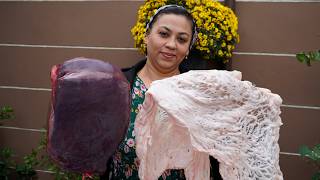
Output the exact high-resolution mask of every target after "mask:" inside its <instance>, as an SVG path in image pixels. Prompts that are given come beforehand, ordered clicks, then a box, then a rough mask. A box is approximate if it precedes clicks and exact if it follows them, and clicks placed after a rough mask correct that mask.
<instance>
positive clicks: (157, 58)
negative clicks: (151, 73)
mask: <svg viewBox="0 0 320 180" xmlns="http://www.w3.org/2000/svg"><path fill="white" fill-rule="evenodd" d="M191 29H192V25H191V22H190V20H188V19H187V18H186V17H185V16H182V15H176V14H161V15H159V17H158V19H157V20H156V22H154V24H153V26H152V29H151V30H150V32H149V34H147V36H146V38H145V42H146V45H147V58H148V61H149V63H151V65H152V66H153V67H154V68H155V69H156V70H157V71H159V72H160V73H169V72H173V71H177V70H178V68H179V65H180V63H181V61H182V60H183V59H184V58H185V56H187V54H188V53H189V45H190V41H191V38H192V31H191Z"/></svg>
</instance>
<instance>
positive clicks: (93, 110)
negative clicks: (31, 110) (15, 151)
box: [47, 58, 130, 174]
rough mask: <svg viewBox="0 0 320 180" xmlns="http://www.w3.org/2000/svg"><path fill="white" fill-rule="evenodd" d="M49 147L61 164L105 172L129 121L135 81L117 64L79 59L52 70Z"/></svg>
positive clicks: (82, 170)
mask: <svg viewBox="0 0 320 180" xmlns="http://www.w3.org/2000/svg"><path fill="white" fill-rule="evenodd" d="M51 81H52V105H51V108H52V109H51V115H50V118H49V121H48V124H49V127H48V145H47V151H48V154H49V155H50V157H51V158H52V159H53V160H55V161H56V163H57V164H58V165H60V166H61V167H62V168H64V169H66V170H70V171H75V172H80V173H98V174H103V173H104V172H105V170H106V163H107V161H108V159H109V157H110V156H111V155H112V154H113V153H114V151H115V149H116V148H117V147H118V144H119V143H120V141H121V140H122V139H123V137H124V135H125V133H126V131H127V128H128V124H129V116H130V95H129V92H130V87H129V86H130V85H129V83H128V82H127V80H126V78H125V77H124V75H123V74H122V72H121V71H120V70H119V69H118V68H117V67H115V66H113V65H111V64H109V63H106V62H103V61H100V60H95V59H87V58H76V59H72V60H69V61H66V62H65V63H63V64H62V65H56V66H54V67H53V68H52V71H51Z"/></svg>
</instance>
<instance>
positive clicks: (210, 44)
mask: <svg viewBox="0 0 320 180" xmlns="http://www.w3.org/2000/svg"><path fill="white" fill-rule="evenodd" d="M167 4H177V5H180V6H183V7H185V8H186V9H187V10H188V11H189V12H190V13H191V14H192V16H193V18H194V20H195V23H196V25H197V31H198V37H197V42H196V43H195V46H194V49H196V50H198V51H199V52H200V55H201V56H202V57H203V58H204V59H210V60H222V61H223V62H225V63H226V62H228V61H229V60H230V58H231V56H232V51H233V50H234V48H235V45H236V44H237V43H239V34H238V32H237V31H238V19H237V17H236V16H235V14H234V13H233V11H232V10H231V9H230V8H228V7H225V6H223V5H222V4H221V3H220V2H218V1H214V0H146V2H145V4H144V5H142V6H141V7H140V9H139V11H138V20H137V23H136V25H135V26H134V27H133V28H132V29H131V33H132V35H133V38H134V40H135V47H136V48H138V49H139V50H140V51H141V52H142V53H144V54H145V53H146V46H145V44H144V41H143V39H144V36H145V32H146V24H147V23H148V21H149V20H150V18H151V17H152V16H153V14H154V13H155V12H156V10H157V9H158V8H159V7H161V6H163V5H167Z"/></svg>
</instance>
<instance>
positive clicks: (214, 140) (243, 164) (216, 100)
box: [135, 70, 283, 180]
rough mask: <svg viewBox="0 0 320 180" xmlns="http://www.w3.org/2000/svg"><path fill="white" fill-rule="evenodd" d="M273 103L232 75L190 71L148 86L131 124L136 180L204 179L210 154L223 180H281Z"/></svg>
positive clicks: (271, 97) (270, 95)
mask: <svg viewBox="0 0 320 180" xmlns="http://www.w3.org/2000/svg"><path fill="white" fill-rule="evenodd" d="M281 103H282V99H281V98H280V96H278V95H276V94H273V93H271V92H270V90H268V89H264V88H258V87H255V86H254V85H252V83H250V82H248V81H241V73H240V72H238V71H232V72H230V71H219V70H206V71H190V72H188V73H184V74H181V75H178V76H174V77H171V78H167V79H163V80H159V81H155V82H153V83H152V84H151V87H150V89H149V90H148V91H147V93H146V98H145V101H144V104H143V106H142V109H141V110H140V113H139V114H138V116H137V119H136V122H135V134H136V143H137V144H136V148H137V149H136V152H137V156H138V157H139V159H140V168H139V177H140V178H141V179H142V180H153V179H157V178H158V177H159V176H160V175H161V174H162V173H163V172H164V171H165V170H166V169H184V170H185V175H186V178H187V179H194V180H205V179H209V178H210V173H209V169H210V162H209V155H211V156H213V157H215V158H216V159H217V160H218V161H219V162H220V170H219V171H220V174H221V176H222V178H223V179H226V180H250V179H259V180H271V179H273V180H282V179H283V176H282V172H281V170H280V167H279V145H278V139H279V130H280V126H281V125H282V122H281V118H280V116H279V115H280V105H281Z"/></svg>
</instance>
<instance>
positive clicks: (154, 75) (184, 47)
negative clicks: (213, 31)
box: [106, 5, 196, 179]
mask: <svg viewBox="0 0 320 180" xmlns="http://www.w3.org/2000/svg"><path fill="white" fill-rule="evenodd" d="M195 37H196V28H195V23H194V21H193V18H192V16H191V14H190V13H189V12H188V11H187V10H186V9H185V8H183V7H181V6H177V5H167V6H163V7H161V8H159V9H158V10H157V12H156V13H155V15H154V16H153V17H152V18H151V19H150V21H149V23H148V25H147V28H146V36H145V44H146V47H147V59H146V60H143V61H141V62H139V63H138V64H136V65H135V66H133V67H131V68H128V69H124V70H123V71H124V74H125V75H126V77H127V79H128V81H129V82H130V84H131V88H132V89H131V95H132V104H131V115H130V125H129V129H128V132H127V135H126V137H125V139H124V141H123V142H122V143H121V144H120V146H119V148H118V150H117V151H116V152H115V154H114V155H113V157H112V159H111V160H110V162H109V167H108V170H107V174H106V176H109V178H111V179H139V177H138V168H139V160H138V158H137V156H136V153H135V140H134V139H135V135H134V121H135V118H136V115H137V113H138V112H139V110H140V108H141V106H142V103H143V101H144V95H145V92H146V90H147V89H148V88H149V87H150V84H151V83H152V82H153V81H155V80H160V79H163V78H167V77H171V76H174V75H177V74H180V73H184V72H186V69H184V68H182V67H181V66H180V64H181V62H182V61H183V60H184V59H185V58H187V56H188V54H189V51H190V49H191V48H192V45H193V43H194V40H195ZM159 179H185V177H184V172H183V170H167V171H166V172H164V173H163V174H162V176H161V177H160V178H159Z"/></svg>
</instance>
